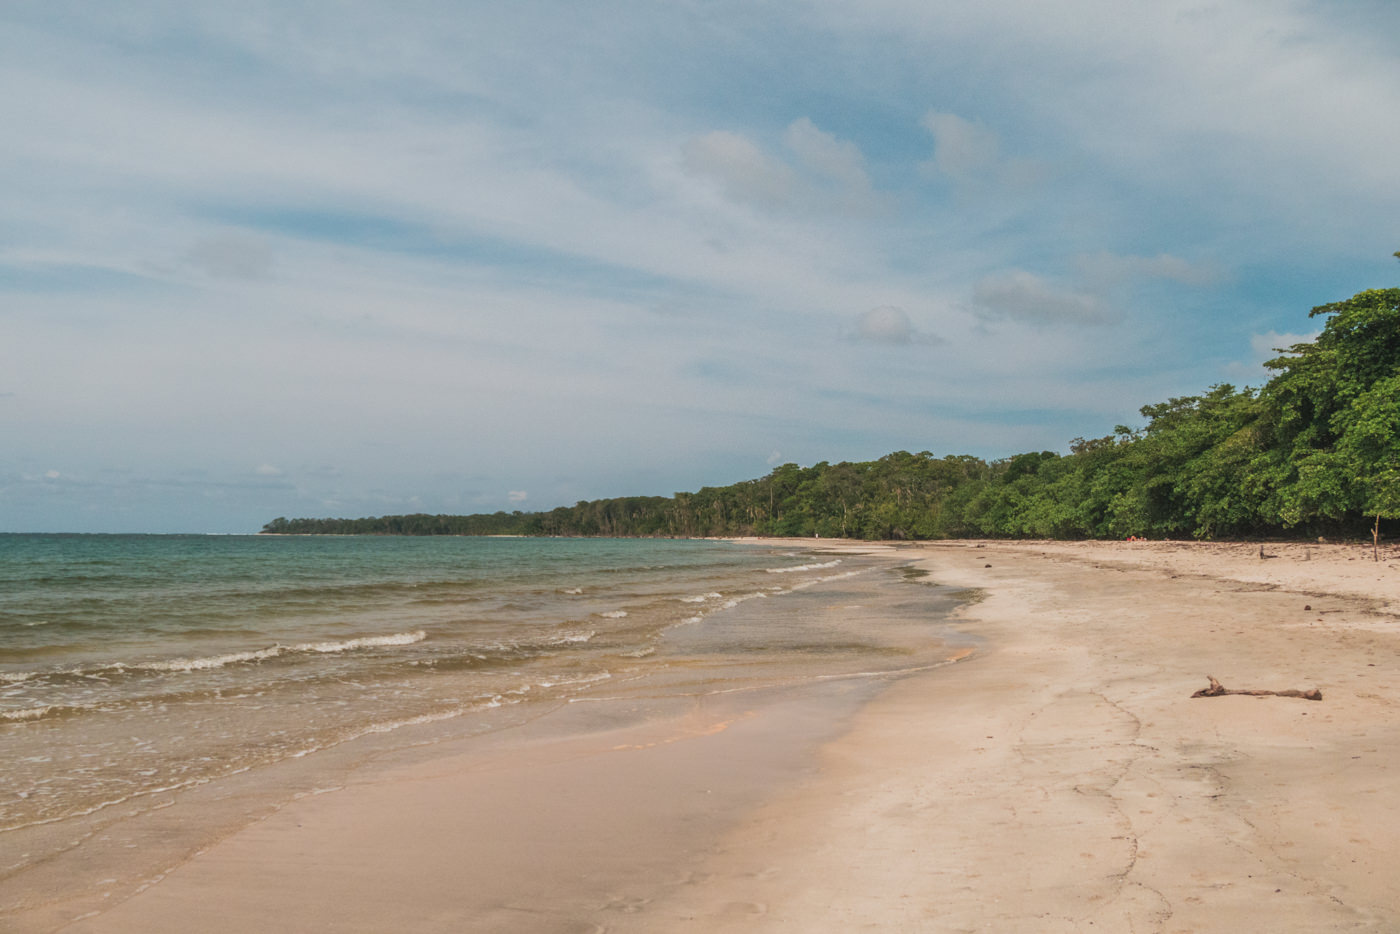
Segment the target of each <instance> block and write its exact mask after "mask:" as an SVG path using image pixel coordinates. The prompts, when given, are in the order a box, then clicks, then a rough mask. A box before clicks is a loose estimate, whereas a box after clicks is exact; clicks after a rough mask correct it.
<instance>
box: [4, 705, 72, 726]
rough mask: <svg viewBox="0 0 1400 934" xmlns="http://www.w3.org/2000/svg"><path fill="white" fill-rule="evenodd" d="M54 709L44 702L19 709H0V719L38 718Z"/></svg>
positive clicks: (14, 720) (15, 720) (13, 720)
mask: <svg viewBox="0 0 1400 934" xmlns="http://www.w3.org/2000/svg"><path fill="white" fill-rule="evenodd" d="M54 709H55V707H54V705H52V704H45V705H44V706H43V707H25V708H22V709H20V710H5V711H0V720H9V721H10V722H12V723H13V722H18V721H20V720H38V719H39V718H41V717H45V716H48V713H49V711H51V710H54ZM58 709H62V708H58Z"/></svg>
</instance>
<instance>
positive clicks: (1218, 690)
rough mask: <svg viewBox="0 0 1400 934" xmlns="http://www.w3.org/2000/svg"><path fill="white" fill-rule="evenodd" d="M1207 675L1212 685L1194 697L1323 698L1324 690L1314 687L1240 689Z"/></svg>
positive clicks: (1202, 689)
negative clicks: (1228, 686) (1285, 689)
mask: <svg viewBox="0 0 1400 934" xmlns="http://www.w3.org/2000/svg"><path fill="white" fill-rule="evenodd" d="M1206 677H1207V678H1210V687H1208V688H1201V689H1200V690H1199V691H1197V692H1196V693H1195V694H1192V695H1191V696H1192V697H1219V696H1221V695H1222V694H1248V695H1251V696H1253V697H1264V696H1267V695H1272V696H1274V697H1301V698H1302V699H1303V700H1322V692H1321V691H1319V690H1318V689H1317V688H1313V689H1312V690H1311V691H1295V690H1291V689H1290V690H1287V691H1239V690H1231V689H1229V688H1226V687H1224V686H1223V685H1221V683H1220V682H1219V681H1216V680H1215V677H1214V676H1213V675H1206Z"/></svg>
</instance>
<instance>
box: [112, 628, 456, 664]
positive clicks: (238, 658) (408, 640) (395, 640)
mask: <svg viewBox="0 0 1400 934" xmlns="http://www.w3.org/2000/svg"><path fill="white" fill-rule="evenodd" d="M426 638H428V634H427V633H426V632H424V631H423V630H421V629H419V630H417V631H415V632H396V633H393V634H392V635H387V636H361V637H360V638H358V639H346V640H344V641H341V642H303V643H301V644H300V645H274V646H271V647H270V648H266V649H256V650H253V651H249V652H227V653H225V654H223V655H205V656H203V657H200V658H171V659H166V660H165V661H159V662H140V663H137V664H134V665H121V664H118V665H113V666H110V668H109V669H105V670H121V669H124V668H135V669H139V670H142V671H203V670H207V669H210V668H223V667H224V666H225V665H233V664H236V663H238V662H259V661H263V660H265V659H269V658H277V657H279V656H282V655H291V654H295V653H299V652H301V653H304V652H316V653H319V654H322V655H329V654H331V653H334V652H349V651H351V650H353V649H368V648H374V647H377V646H389V645H412V644H414V643H415V642H422V641H423V640H424V639H426Z"/></svg>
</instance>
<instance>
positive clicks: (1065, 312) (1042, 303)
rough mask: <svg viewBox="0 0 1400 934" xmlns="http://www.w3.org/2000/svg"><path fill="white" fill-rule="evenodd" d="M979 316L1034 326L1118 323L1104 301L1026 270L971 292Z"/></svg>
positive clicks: (989, 281)
mask: <svg viewBox="0 0 1400 934" xmlns="http://www.w3.org/2000/svg"><path fill="white" fill-rule="evenodd" d="M972 305H973V310H974V312H975V313H976V314H978V315H980V316H981V317H984V318H988V319H1006V320H1010V321H1016V322H1022V323H1027V324H1034V325H1056V324H1070V325H1085V324H1107V323H1108V322H1110V321H1113V320H1115V319H1116V317H1117V316H1116V315H1115V314H1114V312H1113V311H1112V310H1110V309H1109V308H1108V307H1106V306H1105V304H1104V302H1103V300H1102V299H1100V298H1099V297H1098V296H1095V295H1091V294H1089V293H1087V292H1079V291H1075V290H1073V289H1068V288H1065V287H1063V286H1059V285H1055V284H1054V283H1052V282H1049V281H1047V280H1046V279H1043V278H1041V277H1040V276H1037V275H1035V274H1034V273H1030V272H1026V271H1025V270H1024V269H1011V270H1007V271H1005V272H1000V273H995V274H993V275H990V276H987V277H985V278H983V279H981V280H980V281H979V282H978V283H977V284H976V285H975V286H974V287H973V289H972Z"/></svg>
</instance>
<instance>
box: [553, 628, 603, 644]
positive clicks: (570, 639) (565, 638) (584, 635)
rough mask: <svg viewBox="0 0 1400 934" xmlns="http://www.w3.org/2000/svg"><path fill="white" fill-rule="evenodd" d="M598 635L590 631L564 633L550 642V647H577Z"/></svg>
mask: <svg viewBox="0 0 1400 934" xmlns="http://www.w3.org/2000/svg"><path fill="white" fill-rule="evenodd" d="M597 634H598V633H597V632H595V631H594V630H592V629H590V630H588V631H587V632H564V633H560V634H559V635H557V636H555V637H554V638H553V639H550V640H549V644H550V645H577V644H578V643H580V642H587V641H588V640H590V639H592V638H593V637H594V636H596V635H597Z"/></svg>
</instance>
